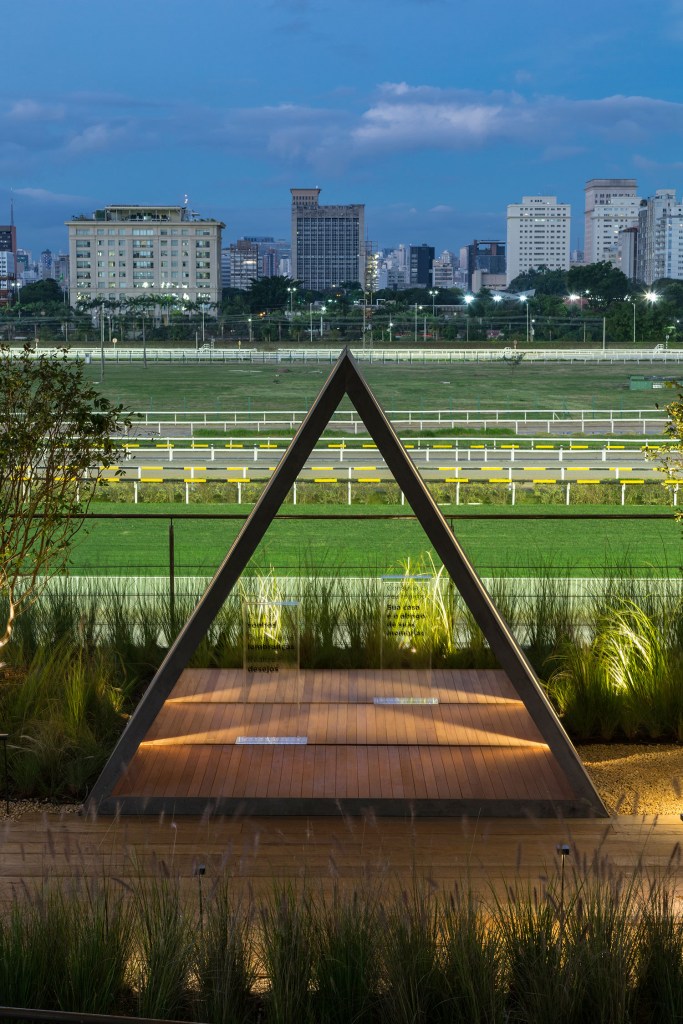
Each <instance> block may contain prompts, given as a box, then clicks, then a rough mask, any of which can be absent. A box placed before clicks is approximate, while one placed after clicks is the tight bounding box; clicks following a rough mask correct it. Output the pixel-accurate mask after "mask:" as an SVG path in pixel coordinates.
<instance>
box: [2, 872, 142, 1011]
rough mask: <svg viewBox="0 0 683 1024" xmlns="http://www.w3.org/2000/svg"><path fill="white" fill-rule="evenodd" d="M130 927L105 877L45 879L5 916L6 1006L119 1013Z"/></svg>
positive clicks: (120, 900)
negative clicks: (97, 880) (76, 880)
mask: <svg viewBox="0 0 683 1024" xmlns="http://www.w3.org/2000/svg"><path fill="white" fill-rule="evenodd" d="M130 938H131V929H130V922H129V916H128V914H127V913H126V909H125V906H124V903H123V898H122V896H121V894H115V893H114V891H113V888H112V886H111V885H109V884H107V883H104V884H99V883H89V882H88V883H80V884H76V883H69V884H68V886H65V887H63V888H59V887H58V886H57V885H54V884H48V883H45V884H44V885H43V886H42V888H40V889H39V890H37V891H36V892H34V893H31V894H30V895H29V894H28V893H26V894H25V895H24V898H22V899H15V900H14V901H13V903H12V905H11V908H10V910H9V912H8V913H6V914H5V916H4V917H2V918H0V993H1V998H2V1001H3V1003H4V1004H5V1005H9V1006H26V1007H35V1008H40V1009H54V1010H69V1011H72V1012H77V1013H115V1012H117V1011H119V1012H120V1010H121V1008H122V1006H125V1005H126V1003H127V999H128V979H127V972H128V962H129V956H130V949H131V947H130Z"/></svg>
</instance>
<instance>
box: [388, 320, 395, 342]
mask: <svg viewBox="0 0 683 1024" xmlns="http://www.w3.org/2000/svg"><path fill="white" fill-rule="evenodd" d="M393 326H394V325H393V324H392V322H391V320H390V321H389V344H390V345H391V331H392V328H393Z"/></svg>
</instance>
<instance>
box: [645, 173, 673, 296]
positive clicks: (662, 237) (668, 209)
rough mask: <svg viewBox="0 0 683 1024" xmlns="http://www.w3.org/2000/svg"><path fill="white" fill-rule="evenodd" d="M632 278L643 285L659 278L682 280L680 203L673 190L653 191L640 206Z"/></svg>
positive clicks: (652, 282) (650, 283)
mask: <svg viewBox="0 0 683 1024" xmlns="http://www.w3.org/2000/svg"><path fill="white" fill-rule="evenodd" d="M636 277H637V279H638V280H639V281H642V282H643V284H647V285H652V284H654V282H655V281H658V280H659V279H660V278H662V277H670V278H673V279H674V280H679V281H680V280H683V203H681V202H679V201H678V200H677V199H676V190H675V189H673V188H660V189H657V191H656V192H655V194H654V196H652V197H651V198H650V199H644V200H643V201H642V203H641V206H640V213H639V216H638V253H637V273H636Z"/></svg>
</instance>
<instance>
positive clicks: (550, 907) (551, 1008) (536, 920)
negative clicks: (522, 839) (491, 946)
mask: <svg viewBox="0 0 683 1024" xmlns="http://www.w3.org/2000/svg"><path fill="white" fill-rule="evenodd" d="M495 917H496V924H497V928H498V931H499V935H500V942H501V949H502V954H503V957H502V959H503V965H504V970H505V982H506V989H507V993H506V995H507V1007H508V1013H509V1019H510V1020H511V1021H524V1022H525V1024H547V1022H548V1021H562V1022H565V1021H570V1020H571V1019H572V1018H571V1016H568V1014H567V999H568V997H569V993H568V992H567V988H566V979H565V977H564V965H563V961H562V946H561V942H560V931H559V927H558V916H557V913H556V908H555V906H554V904H553V901H552V900H550V899H548V897H547V894H546V893H543V892H539V891H538V890H536V889H534V890H529V889H524V888H521V887H517V888H513V889H511V890H510V891H509V893H508V895H507V899H506V900H504V901H503V900H500V899H499V900H497V901H496V904H495Z"/></svg>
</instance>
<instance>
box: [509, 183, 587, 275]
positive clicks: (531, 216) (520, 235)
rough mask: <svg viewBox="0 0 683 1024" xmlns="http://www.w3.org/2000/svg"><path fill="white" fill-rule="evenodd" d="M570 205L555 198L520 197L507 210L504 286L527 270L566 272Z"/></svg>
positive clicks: (569, 232)
mask: <svg viewBox="0 0 683 1024" xmlns="http://www.w3.org/2000/svg"><path fill="white" fill-rule="evenodd" d="M570 235H571V206H570V205H569V203H558V201H557V196H523V197H522V202H521V203H512V204H510V206H508V209H507V246H506V260H507V283H508V285H509V284H510V282H511V281H514V279H515V278H516V277H518V276H519V274H524V273H526V272H527V271H528V270H532V269H534V270H538V269H539V267H546V268H547V269H548V270H569V239H570Z"/></svg>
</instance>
